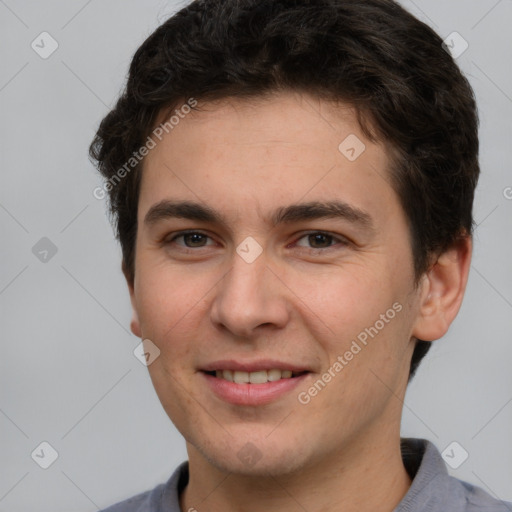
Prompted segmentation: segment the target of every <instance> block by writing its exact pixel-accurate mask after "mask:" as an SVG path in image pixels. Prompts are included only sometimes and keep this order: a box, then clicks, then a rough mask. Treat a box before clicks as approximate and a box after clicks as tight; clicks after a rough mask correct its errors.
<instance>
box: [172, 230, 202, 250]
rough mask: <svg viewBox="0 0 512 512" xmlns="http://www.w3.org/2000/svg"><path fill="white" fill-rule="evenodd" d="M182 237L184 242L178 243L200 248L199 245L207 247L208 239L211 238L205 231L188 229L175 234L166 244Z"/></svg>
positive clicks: (190, 247)
mask: <svg viewBox="0 0 512 512" xmlns="http://www.w3.org/2000/svg"><path fill="white" fill-rule="evenodd" d="M179 239H182V240H183V243H178V244H177V245H180V246H182V247H186V248H188V249H193V248H199V247H206V246H207V245H212V244H207V243H206V242H207V240H208V239H210V240H211V238H210V237H209V236H208V235H205V234H204V233H201V232H200V231H187V232H182V233H177V234H176V235H174V236H173V237H172V238H171V239H169V240H167V241H166V244H170V243H172V242H176V240H179Z"/></svg>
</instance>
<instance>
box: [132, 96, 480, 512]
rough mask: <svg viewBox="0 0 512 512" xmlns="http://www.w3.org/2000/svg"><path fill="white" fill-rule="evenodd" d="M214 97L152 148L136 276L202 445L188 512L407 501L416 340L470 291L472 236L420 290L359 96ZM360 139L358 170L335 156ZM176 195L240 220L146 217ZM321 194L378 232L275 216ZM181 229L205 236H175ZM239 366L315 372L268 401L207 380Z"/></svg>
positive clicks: (183, 428) (439, 327)
mask: <svg viewBox="0 0 512 512" xmlns="http://www.w3.org/2000/svg"><path fill="white" fill-rule="evenodd" d="M201 106H202V111H200V112H195V111H194V112H192V113H190V114H188V115H187V116H185V117H184V119H181V120H180V122H179V124H178V125H177V126H176V127H175V128H174V129H173V130H172V131H171V132H170V133H169V134H168V135H166V136H165V137H164V138H163V139H162V141H161V142H159V143H158V145H157V146H156V148H155V149H153V150H151V151H150V153H149V154H148V156H147V157H146V160H145V163H144V170H143V177H142V183H141V190H140V198H139V205H138V232H137V238H136V259H135V279H134V281H133V282H131V281H130V280H129V279H128V286H129V291H130V296H131V301H132V306H133V320H132V322H131V329H132V332H133V333H134V334H135V335H136V336H138V337H140V338H142V339H150V340H151V341H152V342H153V343H154V344H155V345H156V346H157V347H158V349H159V350H160V355H159V357H158V358H157V359H155V361H154V362H153V363H152V364H150V365H149V366H148V369H149V373H150V376H151V379H152V382H153V384H154V387H155V390H156V392H157V394H158V397H159V399H160V401H161V403H162V405H163V407H164V409H165V411H166V412H167V414H168V416H169V418H170V419H171V420H172V422H173V423H174V424H175V425H176V427H177V428H178V430H179V431H180V432H181V433H182V435H183V436H184V438H185V439H186V442H187V450H188V455H189V467H190V480H189V483H188V485H187V487H186V489H185V491H184V492H183V493H182V494H181V496H180V504H181V508H182V510H189V509H190V508H194V509H195V510H198V511H199V512H201V511H202V510H204V511H212V512H215V511H220V510H222V511H228V512H229V511H242V510H243V511H245V512H247V511H249V512H257V511H267V510H278V509H279V508H282V509H283V510H287V511H295V510H297V511H299V510H300V511H303V510H308V511H309V512H314V511H331V510H333V511H334V510H344V511H356V510H358V511H361V510H368V511H369V510H376V509H378V510H382V511H392V510H393V509H394V508H395V507H396V505H397V504H398V503H399V502H400V500H401V499H402V498H403V496H404V495H405V494H406V492H407V490H408V488H409V486H410V484H411V480H410V478H409V476H408V474H407V472H406V470H405V468H404V466H403V463H402V459H401V455H400V444H399V443H400V417H401V412H402V402H403V398H404V395H405V391H406V387H407V378H408V373H409V366H410V360H411V356H412V352H413V348H414V339H415V337H417V338H420V339H423V340H435V339H438V338H440V337H441V336H443V335H444V334H445V332H446V331H447V330H448V327H449V325H450V323H451V322H452V320H453V319H454V317H455V315H456V314H457V312H458V310H459V307H460V305H461V301H462V297H463V294H464V290H465V286H466V281H467V275H468V271H469V263H470V258H471V240H470V238H469V237H465V238H462V239H461V241H460V242H459V243H458V244H456V246H454V247H453V248H451V249H450V250H448V251H447V252H445V253H444V254H441V255H439V256H438V257H437V258H435V259H434V260H433V265H432V267H431V268H430V269H429V270H428V272H426V273H425V274H424V275H423V276H422V277H421V279H420V281H419V285H418V286H417V287H415V286H414V272H413V259H412V252H411V240H410V236H409V228H408V225H407V220H406V217H405V215H404V212H403V210H402V208H401V206H400V203H399V200H398V197H397V195H396V194H395V192H394V190H393V188H392V186H391V184H390V182H389V180H388V166H389V163H390V157H389V155H388V152H387V148H386V147H385V145H383V144H374V143H371V142H370V141H369V140H367V139H366V138H365V136H364V135H363V133H362V132H361V129H360V127H359V125H358V123H357V120H356V117H355V112H354V111H353V110H352V109H351V108H350V107H349V106H348V105H337V106H335V105H333V104H330V103H327V102H324V101H320V100H318V99H315V98H314V97H311V96H308V95H306V94H299V93H293V92H280V93H275V94H273V95H271V96H268V97H266V98H258V99H256V100H254V99H253V100H247V99H243V100H238V99H237V100H235V99H226V100H221V101H217V102H209V103H207V104H201ZM350 134H355V135H356V136H357V137H358V138H359V139H360V140H361V141H363V142H364V144H365V145H366V149H365V151H364V152H363V153H362V154H361V155H360V156H359V157H358V158H357V159H356V160H355V161H352V162H351V161H349V160H348V159H347V158H346V157H345V156H344V155H343V154H342V153H341V152H340V151H339V150H338V145H339V144H340V143H341V142H342V141H343V140H344V139H345V138H346V137H347V136H348V135H350ZM164 199H173V200H185V199H186V200H190V201H197V202H199V203H201V204H202V205H208V206H209V207H211V208H213V209H215V210H217V211H218V212H219V213H220V214H222V215H223V216H224V217H225V219H226V224H225V225H221V224H216V223H209V222H204V221H196V220H194V221H192V220H188V219H184V218H165V219H160V220H159V221H157V222H154V223H146V222H145V221H144V219H145V216H146V214H147V212H148V211H149V209H150V208H151V207H152V206H153V205H155V204H157V203H158V202H159V201H162V200H164ZM316 200H318V201H326V200H341V201H344V202H346V203H348V204H349V205H351V206H352V207H354V208H358V209H360V210H363V211H364V212H366V213H367V214H368V215H369V217H370V218H371V222H372V224H373V229H372V230H370V229H368V228H367V227H364V226H362V225H358V224H355V223H353V222H350V221H349V220H347V219H343V218H323V219H316V220H306V221H298V222H293V223H286V224H278V225H276V226H273V227H272V226H270V224H269V223H268V218H269V217H270V215H271V213H272V212H274V211H275V209H276V208H278V207H282V206H287V205H290V204H293V203H300V202H309V201H316ZM182 230H197V231H199V232H200V233H203V235H206V236H203V237H201V236H199V237H198V238H197V237H196V238H195V239H190V237H189V238H186V237H185V238H183V237H181V238H177V239H175V240H171V239H172V238H173V237H174V236H176V235H177V234H178V232H180V231H182ZM319 231H320V232H322V233H326V237H320V242H318V241H317V240H318V239H316V238H314V237H313V239H311V237H308V234H311V232H313V233H315V232H319ZM328 235H331V236H332V237H333V238H329V236H328ZM248 236H251V237H253V238H254V239H255V240H256V241H257V242H258V243H259V244H260V246H261V247H262V249H263V252H262V253H261V254H260V255H259V257H257V258H256V260H255V261H254V262H252V263H247V262H246V261H245V260H244V259H243V258H241V257H240V256H239V255H238V254H237V252H236V248H237V247H238V246H239V245H240V244H241V243H242V241H244V239H246V237H248ZM198 239H199V242H198V241H197V240H198ZM187 245H188V247H187ZM396 303H398V304H400V305H401V306H402V308H401V311H400V312H399V313H397V314H396V316H395V317H394V318H393V319H392V320H390V321H389V322H388V323H386V324H385V327H384V328H382V329H381V330H379V332H378V334H377V335H376V336H375V337H374V338H372V339H369V342H368V344H367V346H364V348H362V350H361V351H360V352H359V353H357V355H355V356H354V357H353V359H352V360H351V361H349V362H348V364H347V365H346V366H344V367H343V369H342V371H339V372H338V373H336V376H335V377H334V378H332V379H331V381H330V382H329V383H328V384H327V385H326V386H325V387H324V388H323V389H322V390H321V391H320V392H318V393H317V394H316V396H314V397H312V398H311V400H310V401H309V403H307V404H302V403H300V402H299V401H298V394H299V393H300V392H301V391H306V392H307V390H308V389H309V388H310V387H311V386H312V384H313V383H314V382H315V381H317V380H318V379H319V378H320V377H321V376H322V375H323V374H324V372H326V371H327V370H328V369H329V368H330V367H332V365H333V363H334V362H335V361H336V360H337V357H338V356H340V355H343V354H344V353H345V352H346V351H347V350H349V348H350V346H351V343H352V341H353V340H355V339H356V337H357V335H358V334H359V333H361V332H362V331H364V329H365V328H369V327H370V326H374V325H375V323H376V321H377V320H378V319H379V318H380V315H381V314H385V313H386V311H387V310H389V309H390V308H392V305H393V304H396ZM226 358H229V359H236V360H244V361H245V360H251V361H253V360H255V359H261V358H272V359H279V360H282V361H287V362H291V363H295V364H298V365H303V366H306V367H308V368H309V369H310V370H311V373H310V374H309V375H308V376H307V377H306V379H305V380H304V382H302V383H301V384H300V386H299V387H298V388H297V389H294V390H293V391H292V392H290V393H287V394H286V395H284V396H282V397H280V398H278V399H277V400H275V401H273V402H271V403H268V404H265V405H259V406H239V405H232V404H228V403H226V402H224V401H222V400H221V399H219V398H218V397H217V396H216V395H214V394H213V393H212V391H211V390H210V389H209V388H208V386H206V385H205V379H204V375H202V374H201V373H200V372H199V368H201V367H202V366H204V364H206V363H209V362H212V361H216V360H220V359H226ZM247 443H252V445H253V448H251V449H253V450H256V452H257V454H258V456H259V460H258V461H257V462H256V463H255V464H249V463H247V461H245V460H244V459H243V458H240V457H239V456H238V455H237V453H238V452H239V450H241V449H242V448H244V446H246V445H247ZM245 449H247V447H246V448H245ZM369 488H370V489H371V492H368V489H369ZM278 507H279V508H278Z"/></svg>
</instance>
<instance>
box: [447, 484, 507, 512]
mask: <svg viewBox="0 0 512 512" xmlns="http://www.w3.org/2000/svg"><path fill="white" fill-rule="evenodd" d="M453 480H455V481H456V482H457V484H456V485H458V486H460V487H461V489H462V492H463V493H464V498H465V501H466V507H465V509H464V510H465V512H512V503H510V502H506V501H501V500H498V499H496V498H494V497H493V496H491V495H490V494H489V493H488V492H487V491H484V490H483V489H482V488H480V487H477V486H475V485H472V484H470V483H469V482H464V481H463V480H458V479H456V478H453Z"/></svg>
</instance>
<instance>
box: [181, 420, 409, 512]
mask: <svg viewBox="0 0 512 512" xmlns="http://www.w3.org/2000/svg"><path fill="white" fill-rule="evenodd" d="M391 434H393V436H392V437H391ZM369 439H371V440H372V441H369ZM187 448H188V452H189V475H190V477H189V483H188V485H187V487H186V488H185V490H184V491H183V493H182V495H181V496H180V506H181V510H183V511H189V510H192V511H194V510H196V509H197V510H198V511H199V512H200V511H201V510H208V511H209V512H220V511H223V512H242V511H243V512H263V511H267V510H279V509H280V508H282V509H283V510H290V511H291V510H297V511H303V510H307V511H308V512H320V511H321V512H331V511H333V512H334V511H335V510H336V511H337V510H343V511H344V512H356V511H357V512H364V511H373V510H381V511H383V512H386V511H387V512H392V511H393V510H394V508H395V507H396V506H397V505H398V504H399V503H400V501H401V500H402V498H403V497H404V496H405V494H406V493H407V490H408V489H409V487H410V485H411V479H410V477H409V475H408V473H407V471H406V470H405V467H404V465H403V462H402V457H401V453H400V435H399V430H398V433H397V431H396V429H395V428H394V429H393V432H387V433H386V432H382V431H381V432H380V435H379V436H375V434H373V435H371V436H358V438H357V439H354V440H350V442H349V443H347V446H344V447H343V449H341V450H336V451H335V450H333V451H332V453H331V454H330V456H329V458H322V460H321V461H320V462H319V463H317V464H311V465H309V466H308V467H304V468H301V470H300V471H299V472H296V473H292V474H286V475H281V476H278V477H272V476H268V477H259V476H258V477H255V476H247V475H239V474H233V473H229V472H224V471H221V470H219V469H218V468H216V467H214V466H212V465H211V464H210V463H209V462H208V461H206V460H205V459H204V457H203V456H202V455H201V454H200V453H199V452H198V451H197V450H196V449H195V448H194V447H192V446H190V445H188V447H187Z"/></svg>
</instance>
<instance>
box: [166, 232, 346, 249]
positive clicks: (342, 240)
mask: <svg viewBox="0 0 512 512" xmlns="http://www.w3.org/2000/svg"><path fill="white" fill-rule="evenodd" d="M187 235H201V236H203V237H207V238H209V239H212V238H211V237H210V236H208V235H207V234H206V233H202V232H201V231H180V232H179V233H176V234H175V235H174V236H173V237H172V238H171V239H169V240H164V245H170V244H171V243H173V242H175V241H176V240H177V239H178V238H183V237H185V236H187ZM311 235H323V236H326V237H328V238H329V239H331V241H333V242H334V241H337V242H338V243H339V245H341V246H343V247H345V246H347V245H349V241H348V240H347V239H345V238H343V237H340V236H335V235H332V234H331V233H329V232H326V231H309V232H307V233H303V234H302V235H301V236H300V237H299V238H298V239H297V240H296V241H295V242H294V243H295V244H296V243H297V242H298V241H299V240H302V239H303V238H305V237H308V236H311ZM181 247H182V248H183V249H184V250H185V251H187V252H195V249H203V248H204V247H208V246H200V247H187V246H181ZM287 247H288V246H287ZM335 248H336V244H334V245H329V246H328V247H320V248H317V247H304V248H303V249H306V250H309V251H310V252H315V253H318V251H322V252H325V251H327V250H329V249H335Z"/></svg>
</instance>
